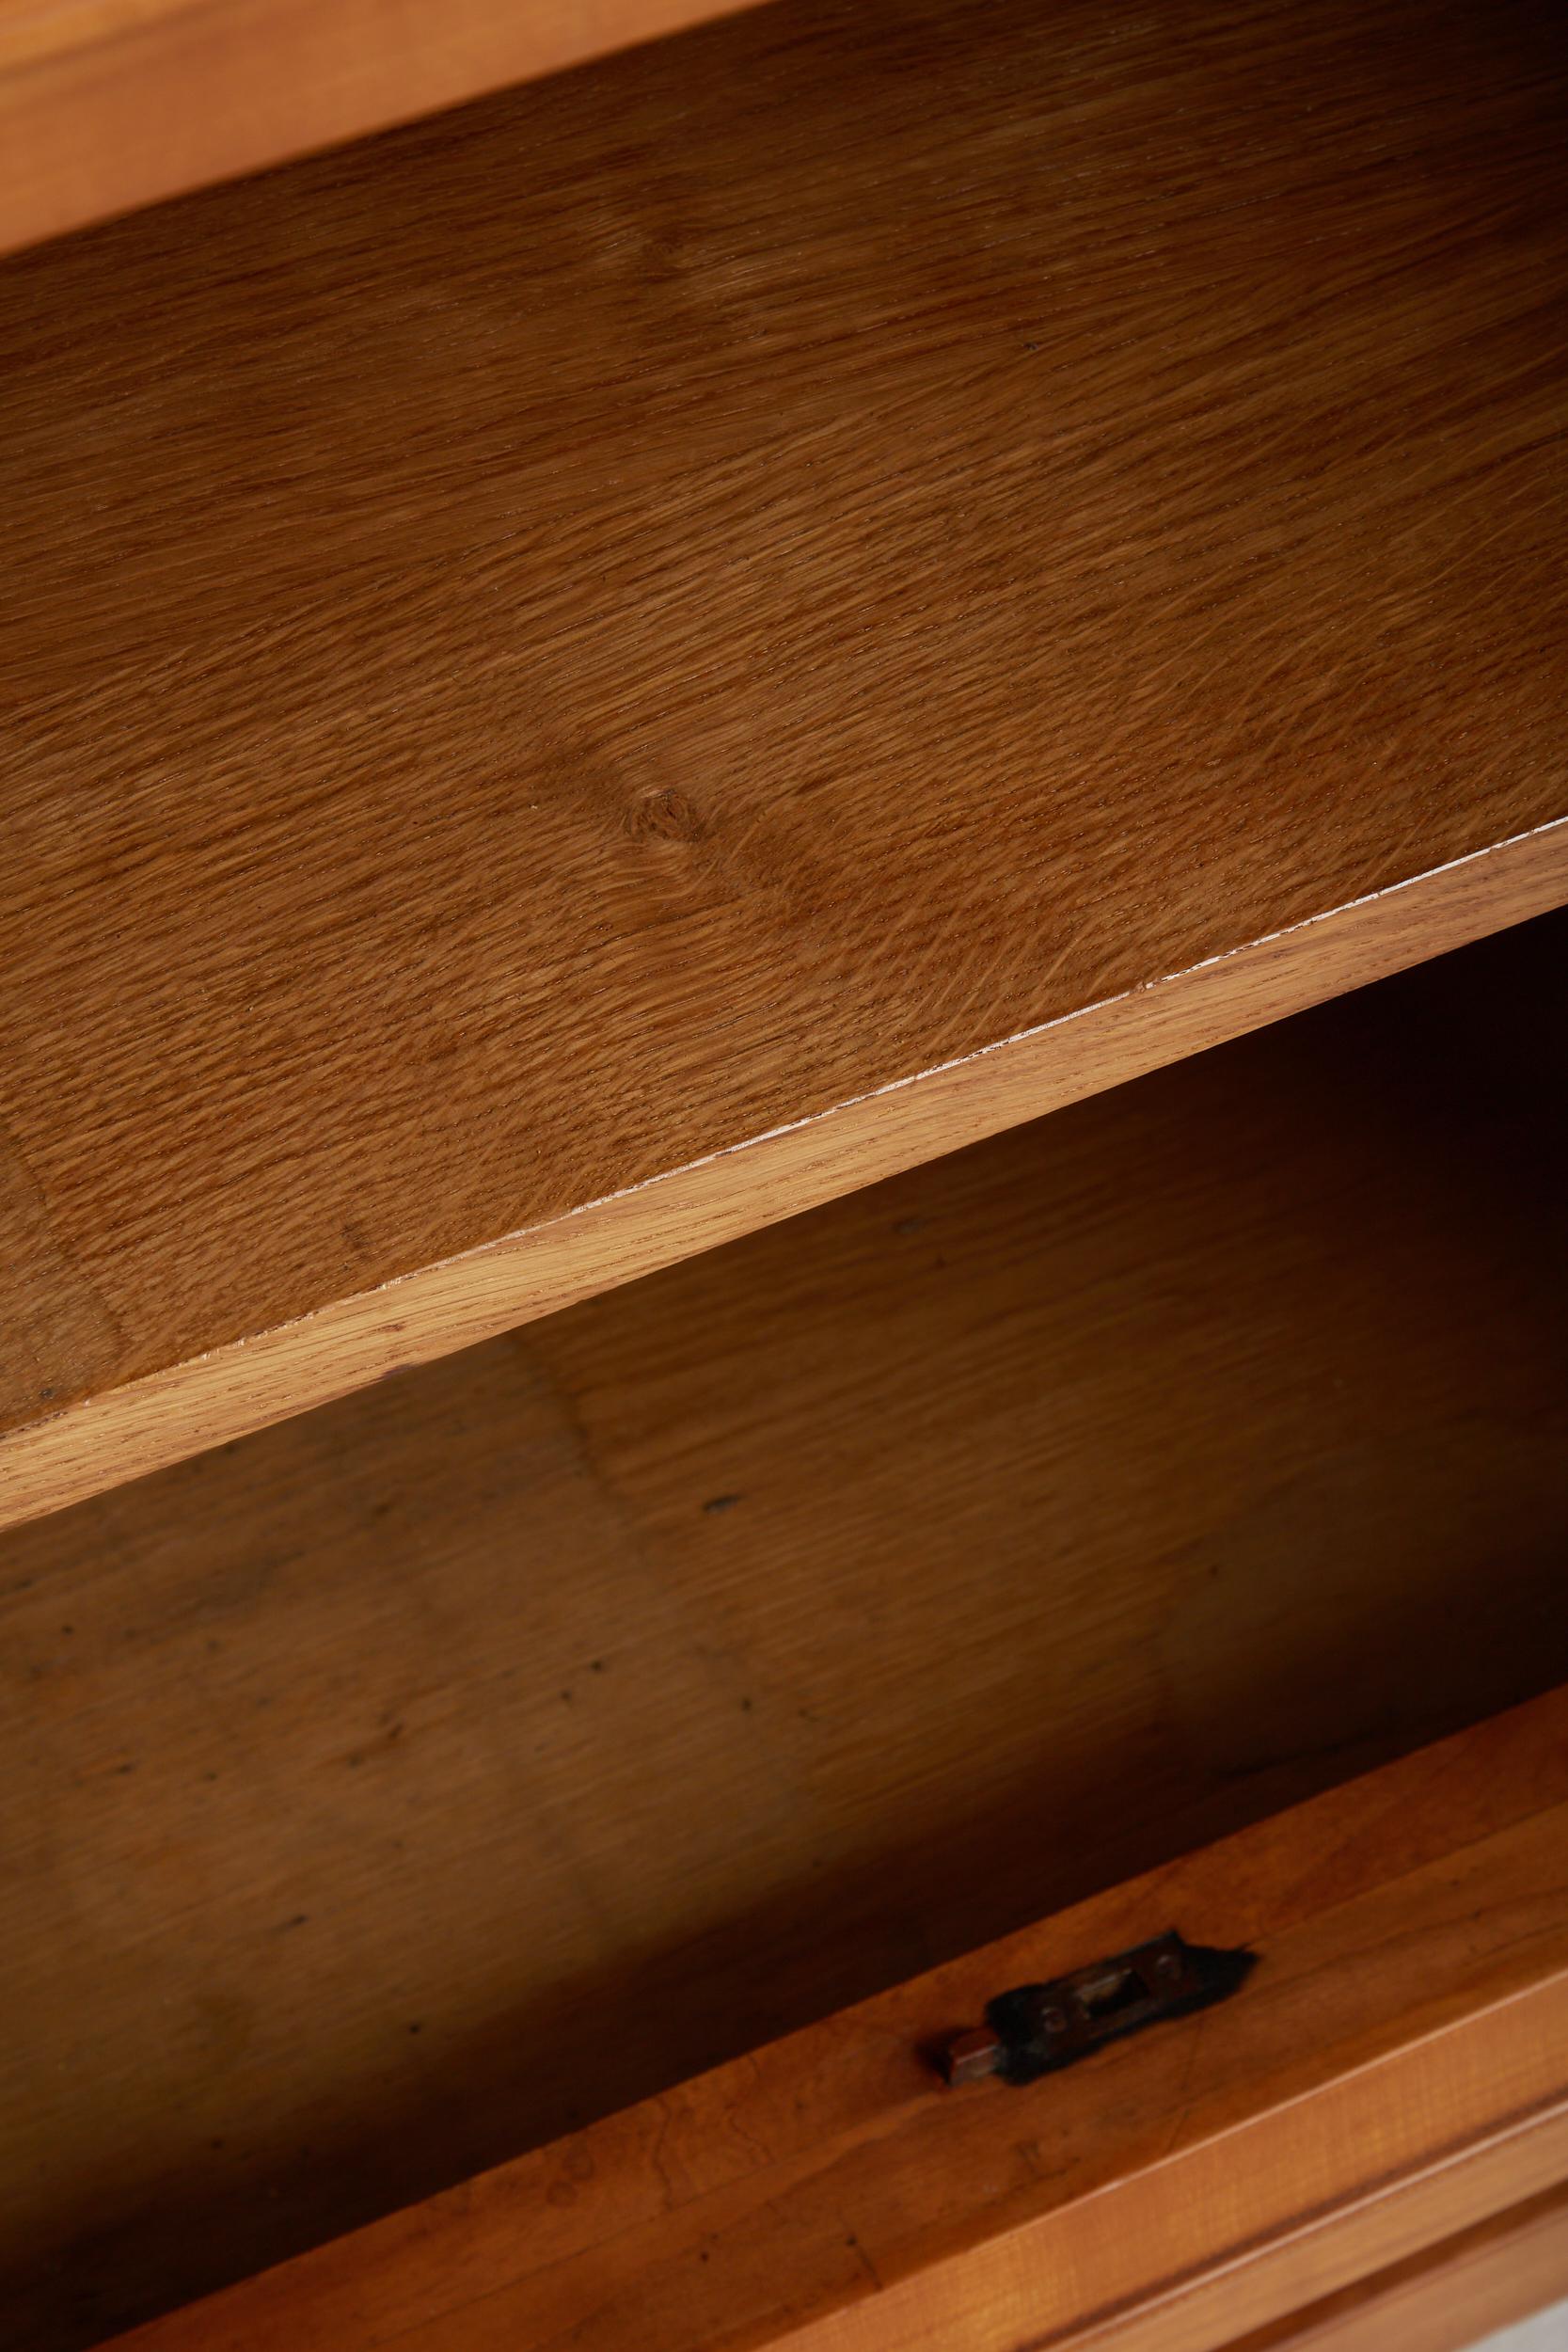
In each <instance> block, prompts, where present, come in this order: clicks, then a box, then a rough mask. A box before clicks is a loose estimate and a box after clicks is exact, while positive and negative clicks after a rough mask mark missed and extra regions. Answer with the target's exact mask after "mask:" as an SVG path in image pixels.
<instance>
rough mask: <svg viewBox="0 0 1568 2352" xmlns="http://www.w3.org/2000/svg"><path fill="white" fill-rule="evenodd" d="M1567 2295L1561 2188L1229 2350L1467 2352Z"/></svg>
mask: <svg viewBox="0 0 1568 2352" xmlns="http://www.w3.org/2000/svg"><path fill="white" fill-rule="evenodd" d="M1563 2296H1568V2187H1561V2186H1559V2187H1555V2188H1549V2189H1545V2190H1544V2191H1543V2193H1542V2194H1541V2195H1540V2196H1539V2197H1532V2198H1529V2199H1528V2201H1526V2202H1525V2203H1524V2204H1522V2205H1516V2206H1513V2208H1511V2209H1510V2211H1509V2212H1507V2213H1502V2214H1497V2215H1496V2216H1494V2217H1493V2218H1492V2219H1491V2220H1489V2221H1483V2222H1481V2223H1480V2224H1478V2226H1477V2227H1476V2228H1475V2229H1473V2230H1465V2231H1463V2232H1462V2233H1460V2235H1459V2236H1458V2237H1454V2238H1448V2239H1445V2241H1444V2242H1443V2244H1442V2245H1441V2246H1434V2247H1430V2248H1428V2249H1426V2251H1424V2252H1423V2253H1420V2254H1418V2255H1415V2256H1414V2257H1413V2258H1412V2259H1411V2260H1410V2261H1408V2262H1403V2263H1397V2264H1395V2265H1394V2266H1393V2267H1392V2268H1391V2269H1389V2270H1386V2271H1380V2272H1379V2273H1378V2275H1377V2276H1376V2278H1374V2279H1367V2280H1361V2281H1360V2282H1358V2283H1357V2284H1356V2285H1355V2286H1354V2287H1347V2288H1345V2289H1344V2290H1343V2291H1342V2292H1341V2293H1340V2294H1338V2295H1334V2296H1326V2297H1325V2298H1324V2300H1323V2302H1321V2303H1314V2304H1313V2305H1312V2306H1311V2307H1310V2309H1308V2310H1307V2311H1304V2312H1296V2313H1294V2314H1293V2315H1292V2316H1291V2318H1290V2319H1288V2320H1285V2321H1283V2322H1281V2323H1280V2324H1279V2325H1278V2326H1276V2327H1273V2328H1262V2329H1260V2330H1259V2331H1257V2332H1256V2333H1254V2334H1252V2335H1249V2336H1247V2337H1246V2338H1244V2340H1243V2341H1242V2342H1240V2343H1237V2344H1231V2345H1229V2346H1227V2352H1470V2347H1471V2346H1472V2345H1473V2346H1477V2347H1479V2346H1480V2345H1481V2339H1482V2338H1483V2337H1486V2336H1490V2335H1492V2334H1494V2333H1495V2332H1496V2331H1497V2329H1498V2328H1509V2327H1512V2326H1513V2325H1514V2323H1515V2322H1516V2321H1518V2320H1521V2319H1528V2317H1529V2316H1530V2315H1531V2314H1532V2313H1534V2312H1540V2311H1544V2310H1545V2309H1546V2307H1547V2306H1548V2305H1550V2304H1553V2303H1555V2302H1558V2301H1559V2300H1560V2298H1561V2297H1563Z"/></svg>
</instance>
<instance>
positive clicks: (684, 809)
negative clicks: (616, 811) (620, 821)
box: [626, 787, 703, 841]
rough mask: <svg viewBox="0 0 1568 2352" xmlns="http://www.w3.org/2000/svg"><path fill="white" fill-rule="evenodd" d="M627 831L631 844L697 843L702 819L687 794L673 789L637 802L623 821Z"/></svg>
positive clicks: (701, 831)
mask: <svg viewBox="0 0 1568 2352" xmlns="http://www.w3.org/2000/svg"><path fill="white" fill-rule="evenodd" d="M626 830H627V832H628V833H629V834H631V837H632V839H633V840H634V841H698V840H700V839H701V838H702V833H703V820H702V818H701V817H700V816H699V815H698V813H697V810H696V808H695V807H694V806H693V804H692V803H691V802H690V801H689V800H688V799H687V797H686V794H685V793H684V792H677V791H676V790H674V789H673V787H671V788H669V789H667V790H665V791H662V792H650V793H648V794H647V796H646V797H645V798H644V799H642V800H641V801H639V802H638V803H637V806H636V807H635V808H634V809H633V810H632V812H631V814H630V816H629V817H628V818H627V819H626Z"/></svg>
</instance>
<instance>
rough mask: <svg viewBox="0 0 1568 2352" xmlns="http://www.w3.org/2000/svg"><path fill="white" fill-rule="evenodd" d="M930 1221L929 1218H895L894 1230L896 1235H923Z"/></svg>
mask: <svg viewBox="0 0 1568 2352" xmlns="http://www.w3.org/2000/svg"><path fill="white" fill-rule="evenodd" d="M930 1221H931V1220H930V1218H929V1217H928V1216H895V1218H894V1220H893V1230H894V1232H895V1233H902V1234H908V1233H923V1232H925V1231H926V1228H927V1225H929V1223H930Z"/></svg>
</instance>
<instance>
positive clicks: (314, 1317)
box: [0, 0, 1568, 1518]
mask: <svg viewBox="0 0 1568 2352" xmlns="http://www.w3.org/2000/svg"><path fill="white" fill-rule="evenodd" d="M1560 30H1561V28H1560V20H1559V16H1558V12H1557V11H1555V10H1551V11H1548V10H1546V9H1544V8H1537V7H1533V6H1529V5H1525V0H1499V5H1497V6H1496V7H1490V8H1486V9H1484V10H1481V9H1479V8H1474V7H1472V6H1461V5H1457V0H1374V4H1373V5H1371V6H1370V7H1369V6H1368V5H1366V0H1330V4H1329V5H1324V6H1319V7H1312V8H1305V7H1299V6H1295V7H1287V6H1285V5H1282V4H1276V5H1259V4H1258V0H1204V5H1202V6H1200V7H1198V8H1180V9H1178V8H1153V9H1151V8H1146V7H1143V6H1134V5H1133V4H1132V0H1114V4H1113V5H1112V6H1111V7H1110V8H1107V7H1106V5H1105V0H1063V5H1061V6H1057V7H1053V8H1051V9H1049V10H1040V9H1038V8H1032V7H1030V6H1028V5H1027V4H1026V0H982V4H981V5H977V6H974V7H966V8H963V9H961V10H954V9H951V8H948V7H947V6H946V5H945V4H944V0H943V4H942V5H938V0H875V5H872V6H869V7H868V6H863V5H858V4H857V5H849V0H784V5H783V6H780V7H778V8H768V9H764V10H759V11H758V12H756V13H755V14H754V15H749V16H743V17H739V18H736V19H735V20H734V21H732V22H730V23H727V24H722V25H716V26H710V27H707V28H705V29H704V30H701V31H699V32H696V33H693V34H691V35H689V36H684V37H683V38H682V39H681V40H679V41H677V42H673V43H669V44H663V45H658V46H655V47H653V48H650V49H647V50H644V51H641V52H639V53H637V54H635V55H631V56H626V57H622V58H619V59H615V60H610V61H608V62H606V63H604V64H601V65H599V66H596V67H594V68H592V69H588V70H585V71H584V72H580V73H577V74H573V75H569V76H565V77H562V78H560V79H557V80H555V81H552V82H549V83H547V84H540V85H536V86H534V87H531V88H526V89H522V90H519V91H516V92H515V93H510V94H508V95H507V96H505V97H503V98H497V99H493V100H486V101H484V102H483V103H480V104H478V105H476V106H474V107H472V108H470V109H468V110H467V111H466V112H465V113H463V114H462V115H461V117H453V118H450V119H445V120H443V121H442V122H441V123H439V124H436V125H426V126H422V127H419V128H416V129H412V130H409V131H406V132H399V133H396V134H393V135H388V137H387V138H385V139H383V140H381V141H378V142H376V143H374V144H373V145H372V146H369V147H367V148H365V149H362V150H356V151H351V152H348V153H345V154H342V155H339V156H332V157H328V158H324V159H319V160H316V161H312V162H309V163H307V164H302V165H299V166H297V167H291V168H290V169H289V170H287V171H284V172H278V173H276V174H273V175H271V176H269V177H267V178H265V179H263V180H260V181H257V182H254V183H245V184H244V185H240V186H236V187H233V188H229V189H224V190H216V191H209V192H207V193H206V194H204V195H201V196H198V197H196V198H192V199H188V200H186V201H183V202H182V203H180V204H177V205H172V206H167V207H164V208H162V209H160V210H158V211H156V212H153V213H150V214H146V215H141V216H139V217H137V218H136V219H135V220H131V221H126V222H122V223H119V224H116V225H112V226H110V227H107V228H104V229H102V230H95V231H93V232H91V233H89V234H87V235H86V236H84V237H81V238H77V239H74V240H71V241H70V242H68V243H67V244H64V245H61V246H55V247H51V248H48V249H46V250H43V251H40V252H38V253H34V254H29V255H24V256H21V257H19V258H17V259H14V260H13V261H12V262H10V263H8V265H7V267H6V268H5V270H4V271H3V272H0V475H3V478H4V482H5V485H6V487H5V495H6V508H7V516H8V563H7V565H6V567H5V570H4V575H3V578H0V624H3V629H0V646H3V648H4V655H3V675H4V683H5V686H6V688H7V690H8V691H7V697H6V699H7V703H8V734H7V745H8V750H7V754H6V765H5V768H4V772H3V787H4V790H5V794H6V804H7V810H8V834H7V843H6V871H5V877H4V880H5V885H6V886H5V890H4V894H3V898H0V920H3V922H4V924H5V927H6V937H5V960H6V968H7V973H8V986H7V990H6V992H5V995H4V998H3V999H0V1043H3V1050H4V1060H3V1067H4V1072H5V1102H6V1146H5V1149H6V1166H5V1171H4V1174H3V1177H0V1216H3V1217H4V1220H5V1227H6V1233H7V1248H6V1250H5V1253H4V1260H3V1263H4V1264H5V1266H6V1268H7V1273H6V1277H5V1288H4V1292H3V1294H0V1305H3V1308H4V1311H5V1313H6V1316H7V1319H8V1324H9V1326H10V1327H11V1329H12V1331H13V1333H14V1334H16V1335H18V1336H16V1337H14V1338H13V1341H12V1343H11V1345H10V1348H9V1350H8V1354H7V1357H6V1359H4V1362H3V1363H0V1379H3V1383H4V1385H3V1388H0V1416H3V1422H4V1424H5V1425H7V1426H9V1427H10V1428H12V1429H13V1430H15V1431H16V1432H18V1433H19V1435H18V1438H17V1439H16V1442H15V1443H14V1444H12V1445H9V1446H8V1447H7V1448H5V1449H4V1451H3V1452H0V1480H4V1481H5V1482H6V1496H7V1499H6V1502H5V1509H6V1511H7V1512H8V1515H9V1516H11V1517H13V1518H16V1517H21V1516H23V1515H24V1514H26V1513H29V1512H37V1511H41V1510H44V1509H47V1508H49V1507H52V1506H53V1505H55V1504H58V1503H60V1502H64V1501H66V1500H69V1499H71V1497H73V1496H76V1495H80V1494H82V1493H84V1492H87V1491H89V1490H91V1489H93V1488H94V1487H96V1486H103V1485H104V1484H107V1483H111V1482H112V1481H114V1480H116V1479H119V1478H124V1477H126V1476H129V1475H131V1474H133V1473H134V1472H135V1471H137V1470H145V1469H147V1468H150V1467H151V1466H153V1465H154V1464H156V1463H158V1462H160V1461H165V1460H167V1459H170V1458H172V1457H174V1456H176V1455H178V1454H181V1453H182V1452H188V1451H191V1450H193V1449H195V1448H197V1447H199V1446H201V1445H203V1444H209V1443H212V1442H214V1440H216V1439H218V1438H223V1437H224V1436H226V1435H231V1434H234V1433H235V1432H237V1431H238V1430H240V1429H242V1428H244V1427H246V1426H249V1425H253V1424H254V1423H257V1422H261V1421H264V1420H267V1419H269V1418H274V1417H276V1416H277V1415H280V1414H282V1413H285V1412H287V1411H290V1410H292V1409H298V1408H299V1407H302V1406H306V1405H309V1404H313V1403H316V1402H319V1401H320V1400H322V1399H323V1398H324V1397H325V1396H328V1395H330V1394H332V1393H335V1392H339V1391H342V1390H344V1389H346V1388H348V1387H351V1386H353V1385H354V1384H356V1383H357V1382H361V1381H364V1380H367V1379H369V1378H371V1377H372V1376H374V1375H376V1374H378V1373H379V1372H381V1371H383V1370H386V1369H388V1367H389V1366H391V1365H393V1364H396V1363H400V1362H406V1361H410V1360H415V1359H420V1358H421V1357H426V1356H430V1355H434V1354H436V1353H439V1352H440V1351H442V1350H443V1349H446V1348H450V1347H451V1346H453V1345H455V1344H457V1343H461V1342H465V1341H468V1340H473V1339H476V1338H479V1337H481V1336H483V1334H484V1333H486V1332H488V1331H493V1330H495V1329H497V1328H499V1327H502V1326H504V1325H506V1324H508V1323H514V1322H516V1321H519V1320H521V1319H523V1318H524V1317H526V1316H528V1315H530V1314H532V1313H537V1312H539V1311H543V1310H544V1309H546V1308H548V1307H552V1306H557V1305H559V1304H561V1303H562V1301H564V1300H567V1299H570V1298H572V1297H575V1296H579V1295H583V1294H584V1293H585V1292H588V1291H592V1290H594V1289H596V1288H602V1287H604V1286H605V1285H607V1284H610V1283H612V1282H614V1281H616V1280H618V1279H625V1278H626V1276H627V1275H629V1274H633V1273H638V1272H641V1271H644V1270H646V1269H647V1268H648V1267H649V1266H650V1265H654V1264H657V1263H661V1262H663V1261H665V1260H667V1259H669V1258H672V1257H673V1256H676V1255H678V1254H680V1253H682V1252H685V1251H688V1250H690V1249H693V1248H700V1247H702V1246H703V1245H704V1244H705V1243H709V1242H712V1241H714V1240H717V1239H721V1238H723V1237H724V1236H725V1235H727V1234H730V1233H734V1232H737V1231H739V1230H741V1229H743V1228H745V1227H748V1226H752V1225H756V1224H760V1223H762V1222H765V1221H767V1220H768V1219H769V1218H775V1217H779V1216H784V1215H786V1214H788V1213H789V1212H790V1211H792V1210H795V1209H799V1208H800V1207H802V1206H805V1205H808V1204H809V1203H811V1202H813V1201H815V1200H821V1199H823V1198H825V1197H827V1196H828V1195H830V1194H832V1193H835V1192H842V1191H843V1190H845V1189H847V1187H849V1186H851V1185H853V1184H857V1183H860V1182H864V1181H866V1180H867V1179H869V1178H872V1177H877V1176H880V1175H884V1174H886V1173H888V1172H890V1171H891V1170H893V1169H894V1168H898V1167H900V1166H904V1165H909V1164H911V1163H912V1162H914V1161H917V1160H919V1159H921V1158H924V1157H927V1156H929V1155H930V1154H931V1153H933V1152H940V1151H942V1150H943V1149H946V1148H950V1147H951V1146H952V1145H954V1144H956V1143H959V1142H963V1141H966V1140H968V1139H970V1138H971V1137H973V1136H975V1135H976V1134H979V1133H983V1132H988V1131H990V1130H993V1129H994V1128H996V1127H998V1126H1000V1125H1003V1124H1005V1123H1006V1122H1007V1121H1009V1120H1019V1119H1022V1118H1024V1117H1027V1116H1029V1115H1031V1114H1032V1113H1034V1112H1037V1111H1039V1110H1043V1109H1046V1108H1049V1107H1051V1106H1052V1105H1053V1104H1056V1103H1058V1102H1060V1101H1062V1100H1063V1099H1064V1098H1066V1097H1069V1096H1071V1095H1073V1094H1075V1093H1082V1092H1083V1091H1085V1089H1088V1088H1091V1087H1095V1086H1102V1085H1106V1084H1109V1083H1113V1082H1115V1080H1116V1079H1117V1078H1118V1077H1122V1076H1125V1075H1127V1074H1128V1073H1130V1072H1132V1071H1135V1070H1137V1069H1139V1068H1142V1067H1147V1066H1148V1064H1150V1063H1151V1062H1154V1061H1158V1060H1162V1059H1166V1058H1169V1057H1172V1056H1174V1055H1177V1054H1180V1053H1183V1052H1190V1051H1192V1050H1194V1049H1195V1048H1196V1047H1198V1046H1201V1045H1205V1044H1208V1043H1211V1042H1212V1041H1214V1039H1215V1038H1217V1037H1220V1036H1223V1035H1225V1034H1227V1033H1228V1032H1231V1031H1234V1030H1237V1029H1240V1028H1244V1027H1247V1026H1250V1025H1256V1024H1258V1023H1259V1022H1263V1021H1266V1020H1268V1019H1270V1018H1272V1017H1275V1015H1277V1014H1279V1013H1280V1012H1282V1011H1284V1010H1287V1009H1291V1007H1293V1006H1297V1005H1300V1004H1302V1003H1305V1002H1307V1001H1310V1000H1312V999H1314V998H1316V997H1319V996H1321V995H1323V994H1325V993H1331V992H1332V991H1333V990H1334V989H1336V988H1338V987H1342V986H1345V985H1347V984H1350V983H1351V982H1353V981H1354V980H1357V979H1362V978H1366V977H1370V976H1371V975H1373V974H1375V973H1376V972H1378V971H1379V970H1386V969H1388V968H1390V967H1392V966H1394V965H1397V964H1400V963H1402V962H1406V961H1411V960H1413V959H1416V958H1418V957H1419V956H1421V955H1423V954H1429V953H1432V952H1433V951H1435V950H1436V949H1438V948H1440V947H1443V946H1448V945H1450V944H1452V943H1453V942H1454V941H1455V940H1457V939H1459V938H1462V937H1464V936H1465V935H1467V934H1469V933H1473V932H1475V931H1479V930H1485V929H1487V928H1489V927H1492V926H1495V925H1497V924H1499V923H1502V922H1505V921H1507V920H1509V919H1511V918H1513V917H1517V916H1520V915H1523V914H1528V913H1531V912H1533V911H1535V910H1537V909H1539V908H1540V907H1542V906H1544V905H1545V904H1547V903H1549V902H1551V901H1553V900H1555V899H1559V898H1562V897H1563V896H1564V895H1565V892H1568V874H1565V858H1568V828H1565V827H1564V826H1563V825H1562V824H1561V823H1560V819H1561V818H1562V817H1563V814H1564V809H1565V807H1568V789H1565V787H1564V779H1563V759H1562V748H1561V743H1562V732H1561V724H1560V720H1561V709H1562V698H1563V686H1564V669H1563V654H1562V647H1563V644H1564V643H1565V642H1568V627H1565V623H1568V613H1565V611H1564V604H1565V598H1568V591H1565V588H1564V582H1563V572H1562V565H1561V562H1560V548H1561V536H1562V512H1561V485H1562V481H1563V474H1562V470H1561V455H1560V434H1561V429H1562V413H1561V400H1560V376H1559V373H1558V371H1557V367H1556V363H1555V359H1554V353H1555V350H1556V342H1555V338H1556V337H1557V335H1558V332H1559V329H1558V327H1557V326H1555V325H1554V320H1556V319H1557V318H1558V317H1559V316H1560V311H1559V310H1557V309H1554V305H1555V304H1560V298H1561V294H1562V288H1563V277H1564V263H1565V258H1568V225H1565V224H1568V209H1565V207H1564V204H1563V201H1562V198H1563V192H1564V181H1565V177H1568V140H1565V138H1564V136H1563V132H1564V127H1565V119H1568V118H1565V109H1564V103H1563V96H1564V78H1563V75H1562V72H1561V71H1560V54H1559V53H1560ZM1287 93H1289V95H1288V96H1287ZM1438 157H1440V158H1441V164H1440V167H1439V166H1438V164H1437V163H1435V162H1434V160H1433V159H1434V158H1438ZM1498 844H1512V845H1513V846H1512V847H1509V848H1506V849H1505V848H1499V847H1497V845H1498ZM1488 850H1490V852H1491V854H1490V855H1487V854H1484V853H1485V852H1487V851H1488ZM1455 861H1459V863H1457V864H1456V863H1454V862H1455ZM1438 869H1441V870H1440V871H1439V870H1438ZM1432 875H1435V879H1432V880H1427V881H1419V880H1417V879H1416V878H1418V877H1421V876H1432ZM1401 885H1408V887H1403V888H1402V887H1400V886H1401ZM1333 910H1341V912H1340V913H1338V914H1332V919H1328V918H1329V916H1330V914H1331V913H1332V911H1333ZM1344 910H1348V912H1346V911H1344ZM1318 918H1323V919H1318ZM1166 976H1170V977H1169V980H1168V985H1167V984H1165V979H1166ZM1151 982H1161V983H1162V984H1161V985H1160V986H1157V987H1151V986H1150V985H1149V984H1150V983H1151ZM915 1081H918V1083H915ZM742 1145H745V1146H746V1147H747V1148H746V1149H745V1150H741V1149H739V1148H738V1147H740V1146H742ZM498 1243H499V1247H498ZM393 1282H399V1283H400V1287H398V1288H396V1289H390V1290H388V1288H386V1287H384V1286H386V1285H388V1284H390V1283H393ZM242 1343H243V1344H242Z"/></svg>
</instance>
